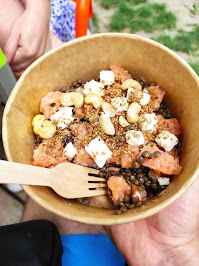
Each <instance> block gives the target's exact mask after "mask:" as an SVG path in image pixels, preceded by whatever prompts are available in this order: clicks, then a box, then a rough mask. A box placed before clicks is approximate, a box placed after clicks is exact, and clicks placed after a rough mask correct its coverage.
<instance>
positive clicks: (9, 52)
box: [3, 30, 20, 63]
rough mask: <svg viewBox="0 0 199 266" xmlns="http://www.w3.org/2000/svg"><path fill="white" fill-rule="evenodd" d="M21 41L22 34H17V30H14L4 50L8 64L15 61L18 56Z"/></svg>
mask: <svg viewBox="0 0 199 266" xmlns="http://www.w3.org/2000/svg"><path fill="white" fill-rule="evenodd" d="M19 40H20V34H19V33H18V32H16V31H15V30H13V31H12V32H11V34H10V36H9V38H8V40H7V42H6V45H5V47H4V50H3V52H4V55H5V57H6V59H7V61H8V63H10V62H11V61H12V60H13V58H14V56H15V54H16V51H17V48H18V45H19Z"/></svg>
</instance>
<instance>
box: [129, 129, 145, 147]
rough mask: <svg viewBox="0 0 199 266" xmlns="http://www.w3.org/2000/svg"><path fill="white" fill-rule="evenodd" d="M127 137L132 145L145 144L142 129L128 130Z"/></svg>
mask: <svg viewBox="0 0 199 266" xmlns="http://www.w3.org/2000/svg"><path fill="white" fill-rule="evenodd" d="M125 138H126V142H127V143H128V144H130V145H134V146H140V145H143V144H144V136H143V134H142V132H141V131H136V130H129V131H127V132H126V135H125Z"/></svg>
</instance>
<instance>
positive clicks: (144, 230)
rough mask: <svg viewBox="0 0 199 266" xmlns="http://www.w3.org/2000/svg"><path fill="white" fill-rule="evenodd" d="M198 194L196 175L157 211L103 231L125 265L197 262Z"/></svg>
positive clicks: (140, 265)
mask: <svg viewBox="0 0 199 266" xmlns="http://www.w3.org/2000/svg"><path fill="white" fill-rule="evenodd" d="M198 195H199V178H198V179H197V180H196V181H195V183H194V184H193V185H192V187H191V188H189V190H188V191H187V192H186V193H185V194H184V195H183V196H182V197H181V198H180V199H178V200H177V201H176V202H175V203H173V204H172V205H171V206H169V207H168V208H166V209H165V210H163V211H161V212H160V213H158V214H156V215H153V216H151V217H149V218H146V219H143V220H140V221H137V222H134V223H129V224H123V225H116V226H110V227H107V228H106V232H107V233H108V235H109V237H110V239H111V240H112V241H113V243H114V244H115V246H116V247H117V249H118V250H119V251H120V253H121V254H122V255H123V257H124V258H125V259H126V261H127V263H128V264H129V265H136V266H137V265H139V266H145V265H147V266H151V265H152V266H156V265H163V266H164V265H167V266H169V265H191V266H195V265H199V197H198Z"/></svg>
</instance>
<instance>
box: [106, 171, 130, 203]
mask: <svg viewBox="0 0 199 266" xmlns="http://www.w3.org/2000/svg"><path fill="white" fill-rule="evenodd" d="M107 184H108V188H109V189H110V191H111V193H112V200H113V202H114V204H115V205H118V203H119V202H120V201H123V198H124V196H125V191H126V190H127V189H128V190H131V185H129V184H128V183H127V182H126V180H125V179H124V178H123V177H121V176H111V177H109V179H108V182H107Z"/></svg>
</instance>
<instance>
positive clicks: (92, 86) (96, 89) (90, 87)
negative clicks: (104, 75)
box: [83, 79, 104, 95]
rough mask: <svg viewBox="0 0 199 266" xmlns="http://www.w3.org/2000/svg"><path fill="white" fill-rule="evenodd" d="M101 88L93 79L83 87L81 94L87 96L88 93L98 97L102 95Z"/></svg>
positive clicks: (101, 85) (100, 84)
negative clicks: (95, 94)
mask: <svg viewBox="0 0 199 266" xmlns="http://www.w3.org/2000/svg"><path fill="white" fill-rule="evenodd" d="M103 88H104V85H103V84H102V83H100V82H97V81H95V80H94V79H92V80H91V81H89V82H87V83H86V84H85V85H84V89H83V93H84V94H85V95H87V94H89V93H91V92H92V93H97V94H99V95H103V94H104V92H103Z"/></svg>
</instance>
